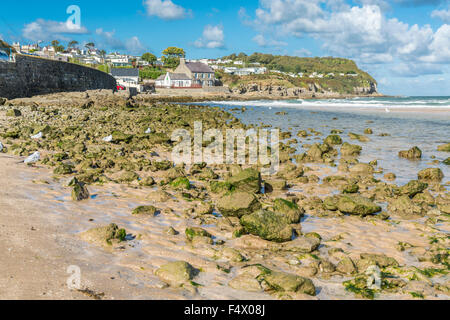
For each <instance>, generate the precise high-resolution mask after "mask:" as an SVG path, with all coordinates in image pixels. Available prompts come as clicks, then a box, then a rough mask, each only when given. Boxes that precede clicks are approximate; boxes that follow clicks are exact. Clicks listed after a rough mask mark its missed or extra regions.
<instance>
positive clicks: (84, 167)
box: [0, 90, 450, 299]
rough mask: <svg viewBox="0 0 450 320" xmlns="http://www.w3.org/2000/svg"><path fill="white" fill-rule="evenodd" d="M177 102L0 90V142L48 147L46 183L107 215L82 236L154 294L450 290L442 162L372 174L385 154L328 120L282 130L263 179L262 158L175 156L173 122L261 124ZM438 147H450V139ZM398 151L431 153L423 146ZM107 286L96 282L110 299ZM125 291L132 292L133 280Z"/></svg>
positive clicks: (449, 210) (429, 294)
mask: <svg viewBox="0 0 450 320" xmlns="http://www.w3.org/2000/svg"><path fill="white" fill-rule="evenodd" d="M155 99H156V100H155ZM211 99H212V98H211ZM214 99H215V98H214ZM214 99H212V100H214ZM230 99H231V98H230ZM234 99H235V98H233V100H234ZM252 99H254V97H252ZM276 99H280V97H276ZM194 100H195V101H198V99H194ZM172 101H173V102H180V99H179V98H178V99H177V98H173V100H171V98H168V99H160V100H157V98H153V97H152V98H147V97H144V96H137V97H134V98H132V99H129V98H128V97H126V96H121V95H118V94H113V93H112V92H110V91H103V90H102V91H92V92H84V93H64V94H53V95H46V96H39V97H34V98H25V99H15V100H8V101H3V102H2V103H0V142H1V148H0V152H2V153H7V154H9V155H11V156H14V157H17V159H24V158H26V157H28V156H30V155H31V154H35V155H36V152H39V154H38V155H39V159H38V160H37V159H34V160H33V159H32V160H30V163H29V165H28V166H44V167H45V168H48V169H46V170H51V171H52V172H53V173H50V172H49V173H48V174H47V176H46V177H44V178H43V179H44V180H45V181H44V183H43V185H44V186H45V185H50V186H52V188H55V189H56V190H59V191H58V192H61V193H67V194H71V196H70V197H66V198H64V200H63V204H64V206H67V207H68V208H69V207H70V208H72V206H74V205H78V204H83V207H81V206H80V207H79V208H78V210H80V213H81V212H85V211H86V212H88V213H89V216H91V217H93V218H94V214H95V209H96V208H97V209H100V208H101V211H99V212H98V216H96V217H95V218H94V219H93V220H95V221H102V222H104V223H103V224H100V225H96V226H91V227H89V228H88V227H87V226H86V222H83V223H82V222H80V221H81V220H80V221H78V220H76V218H73V219H74V221H75V222H73V223H74V224H75V225H77V224H79V225H80V228H81V227H83V228H84V229H83V230H79V232H76V233H75V234H74V235H73V239H72V241H77V242H79V243H89V245H87V246H88V247H89V248H91V249H90V250H96V251H99V252H105V256H103V254H102V257H103V258H104V259H106V261H108V259H110V260H109V262H107V263H111V264H114V263H116V262H115V261H116V260H117V259H119V260H121V259H122V258H123V259H124V257H125V255H127V260H126V262H121V263H122V264H121V265H122V266H125V268H126V269H127V270H128V271H129V272H130V273H133V275H138V274H139V275H140V276H145V277H146V279H147V278H148V279H147V280H146V281H147V282H145V283H147V285H148V284H149V283H151V284H152V285H151V286H150V285H148V287H147V289H148V290H150V291H151V295H152V297H153V298H155V299H158V298H164V297H168V296H169V297H172V298H173V297H175V298H182V297H188V298H196V299H214V298H218V299H220V298H226V299H232V298H244V299H245V298H249V299H251V298H257V299H311V298H319V299H335V298H339V299H355V298H356V299H360V298H364V299H448V298H449V297H450V282H449V279H448V272H449V269H450V265H449V263H450V261H449V249H448V248H449V241H450V239H449V236H448V234H449V232H450V223H449V222H450V194H449V192H448V191H447V189H446V186H448V183H445V182H444V178H447V177H444V175H443V172H442V170H440V169H439V168H431V167H430V168H427V169H424V170H422V171H420V172H417V179H415V180H412V181H410V182H409V183H407V184H405V185H396V184H395V183H394V182H395V172H385V173H384V174H385V179H386V180H388V181H390V182H389V183H387V182H383V181H381V180H379V179H376V178H375V177H374V174H375V173H380V172H382V169H381V168H379V167H378V165H377V162H376V161H375V160H374V161H372V162H370V163H362V162H360V161H359V160H358V157H359V156H360V153H361V148H362V147H361V146H359V145H355V144H352V143H349V142H344V140H343V137H342V136H341V132H340V131H339V130H333V131H331V132H330V133H329V134H325V135H323V134H322V133H320V132H318V131H316V130H315V129H317V130H318V129H319V128H310V129H305V130H300V131H298V132H293V131H290V132H282V133H281V135H282V138H283V141H284V142H283V143H281V146H280V158H281V170H280V171H279V172H278V173H277V174H276V175H275V176H261V173H260V171H261V166H253V167H248V166H238V165H214V166H207V165H206V164H204V163H198V164H195V165H192V166H182V165H179V166H174V164H173V162H172V159H171V157H170V152H171V150H172V148H173V146H174V142H173V141H171V139H170V136H171V133H172V132H173V130H175V129H178V128H184V129H186V130H188V131H191V132H192V131H193V122H194V121H202V122H203V129H204V130H207V129H209V128H220V129H221V130H223V131H225V130H226V129H231V128H233V129H245V130H248V129H251V128H254V129H257V128H258V127H257V126H254V125H245V124H243V123H242V122H241V121H240V120H239V119H237V118H236V117H235V116H234V115H233V114H231V113H228V112H226V111H224V110H222V109H220V108H210V107H206V106H194V105H179V104H171V102H172ZM181 102H188V99H186V100H183V99H181ZM242 112H245V109H242ZM371 134H372V132H371V129H367V130H366V131H365V132H360V133H358V134H356V133H355V134H353V135H352V136H350V139H351V140H357V141H360V142H364V141H365V140H367V139H368V136H370V135H371ZM310 139H314V140H319V141H315V142H314V143H312V144H310V145H309V148H308V150H307V152H305V153H303V154H297V155H295V148H293V147H292V145H293V144H295V143H296V142H295V141H296V140H310ZM440 151H442V152H450V146H449V144H444V145H442V146H441V147H440ZM397 152H398V155H399V157H406V158H408V159H415V160H416V161H420V158H421V156H422V153H421V150H420V149H418V148H413V149H411V150H398V151H397ZM19 157H20V158H19ZM447 160H448V159H447ZM18 165H21V166H25V164H23V163H22V164H18ZM332 168H333V169H337V173H334V172H333V171H332V170H331V169H332ZM37 187H39V185H38V186H37ZM42 188H44V187H42ZM93 190H95V192H94V191H93ZM107 190H114V195H115V196H114V197H113V199H112V200H108V201H107V202H108V205H111V204H117V205H119V204H120V203H122V204H120V205H119V207H120V210H121V211H120V213H121V214H120V215H119V214H114V213H110V212H107V211H108V209H107V207H105V204H103V203H100V202H96V201H100V200H101V201H106V200H105V199H102V197H101V195H103V194H106V193H107ZM296 190H301V191H296ZM92 195H100V199H98V198H99V196H97V197H92ZM70 198H71V199H70ZM30 201H32V200H30ZM123 202H126V204H123ZM131 204H134V205H133V208H132V209H127V208H129V207H130V205H131ZM103 210H104V211H103ZM47 214H48V213H47ZM124 215H125V218H124ZM79 219H83V216H82V215H81V214H80V217H79ZM84 220H86V219H84ZM305 226H307V228H306V227H305ZM305 229H306V230H305ZM136 248H141V249H140V251H139V252H138V253H137V254H136V253H135V250H138V249H136ZM135 255H137V256H138V257H139V258H137V257H136V256H135ZM108 257H109V258H108ZM180 257H182V258H180ZM121 261H122V260H121ZM377 270H378V271H377ZM377 272H378V273H377ZM377 279H378V280H379V283H378V285H377V283H376V282H377ZM372 280H373V281H372ZM372 282H373V283H372ZM97 286H99V285H98V284H97ZM112 287H113V286H112ZM112 287H111V288H110V287H108V288H110V290H112V291H113V288H112ZM144 287H145V286H144ZM108 288H104V287H97V288H96V290H97V291H102V292H103V293H104V295H103V296H102V297H104V298H106V299H108V298H111V296H112V294H111V293H108V292H107V291H108ZM126 290H129V293H128V294H129V296H130V297H132V296H133V286H132V285H131V284H130V285H129V286H128V287H126ZM140 292H144V293H145V288H144V289H142V290H140ZM144 293H142V294H143V295H144V296H145V294H144Z"/></svg>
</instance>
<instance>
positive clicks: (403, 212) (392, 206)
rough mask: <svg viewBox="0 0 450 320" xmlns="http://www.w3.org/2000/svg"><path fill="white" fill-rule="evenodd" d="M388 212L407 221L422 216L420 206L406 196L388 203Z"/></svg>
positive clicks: (422, 211)
mask: <svg viewBox="0 0 450 320" xmlns="http://www.w3.org/2000/svg"><path fill="white" fill-rule="evenodd" d="M388 210H389V211H390V212H392V213H395V214H398V215H400V216H402V217H404V218H407V219H408V218H410V219H414V218H417V217H419V216H423V215H424V209H423V208H422V206H420V205H417V204H415V203H414V202H413V201H412V200H411V199H410V197H408V196H402V197H399V198H398V199H394V200H392V201H391V202H390V203H389V206H388Z"/></svg>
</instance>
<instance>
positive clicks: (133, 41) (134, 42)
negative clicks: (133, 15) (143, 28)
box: [125, 36, 145, 55]
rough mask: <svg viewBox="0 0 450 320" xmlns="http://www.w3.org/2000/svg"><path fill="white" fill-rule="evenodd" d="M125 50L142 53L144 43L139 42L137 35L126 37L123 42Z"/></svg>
mask: <svg viewBox="0 0 450 320" xmlns="http://www.w3.org/2000/svg"><path fill="white" fill-rule="evenodd" d="M125 46H126V49H127V52H130V53H131V54H137V55H139V54H142V53H143V51H144V50H145V47H144V45H143V44H142V43H141V41H140V40H139V38H138V37H136V36H134V37H131V38H130V39H128V40H127V41H126V43H125Z"/></svg>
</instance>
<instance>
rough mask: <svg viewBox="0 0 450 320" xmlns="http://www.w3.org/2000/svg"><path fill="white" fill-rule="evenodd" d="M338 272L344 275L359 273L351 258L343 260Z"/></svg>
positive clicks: (340, 262) (337, 268)
mask: <svg viewBox="0 0 450 320" xmlns="http://www.w3.org/2000/svg"><path fill="white" fill-rule="evenodd" d="M336 271H338V272H340V273H343V274H354V273H356V272H357V270H356V266H355V263H354V262H353V260H352V259H351V258H349V257H345V258H343V259H342V260H341V261H339V263H338V264H337V266H336Z"/></svg>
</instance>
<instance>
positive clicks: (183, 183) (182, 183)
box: [170, 177, 191, 190]
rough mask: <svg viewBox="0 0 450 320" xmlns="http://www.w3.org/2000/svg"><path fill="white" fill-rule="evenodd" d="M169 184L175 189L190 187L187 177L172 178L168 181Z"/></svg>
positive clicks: (187, 188)
mask: <svg viewBox="0 0 450 320" xmlns="http://www.w3.org/2000/svg"><path fill="white" fill-rule="evenodd" d="M170 186H171V187H172V188H173V189H175V190H189V189H190V188H191V183H190V181H189V179H188V178H186V177H180V178H176V179H175V180H173V181H172V182H171V183H170Z"/></svg>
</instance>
